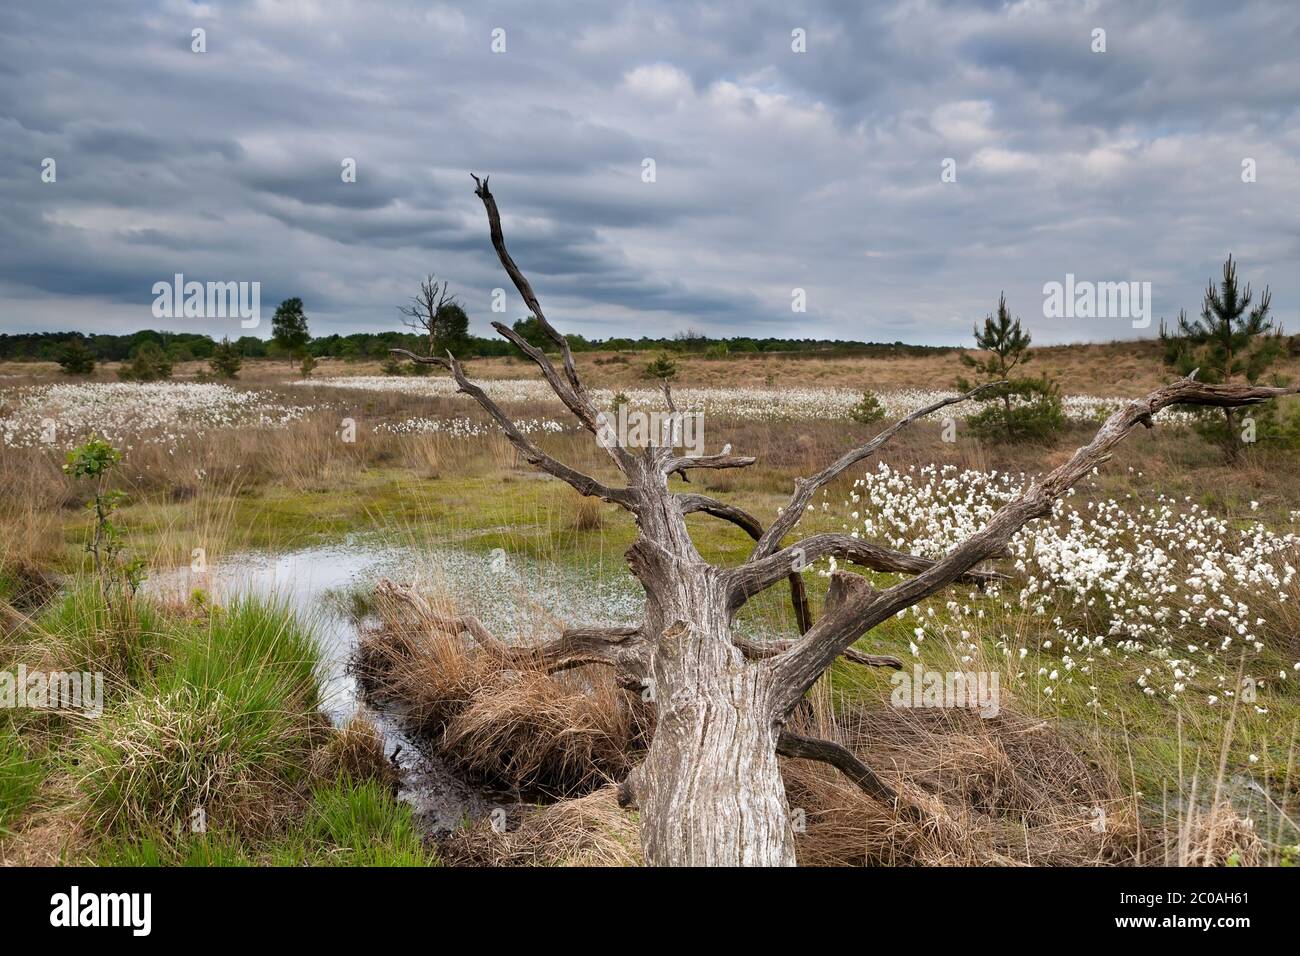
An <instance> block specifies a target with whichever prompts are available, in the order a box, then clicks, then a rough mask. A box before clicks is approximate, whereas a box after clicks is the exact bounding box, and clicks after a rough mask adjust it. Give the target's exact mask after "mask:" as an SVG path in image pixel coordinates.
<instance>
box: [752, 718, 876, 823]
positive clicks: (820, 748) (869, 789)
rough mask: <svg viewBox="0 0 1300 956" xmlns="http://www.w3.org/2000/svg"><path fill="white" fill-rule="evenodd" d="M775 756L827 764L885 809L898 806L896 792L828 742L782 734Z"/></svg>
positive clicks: (838, 747) (777, 742) (777, 743)
mask: <svg viewBox="0 0 1300 956" xmlns="http://www.w3.org/2000/svg"><path fill="white" fill-rule="evenodd" d="M776 752H777V753H779V754H780V755H781V756H782V757H794V758H796V759H799V760H816V761H819V762H821V763H828V764H830V765H831V766H832V767H835V768H836V769H837V770H839V771H840V772H841V773H842V774H844V776H846V777H848V778H849V779H850V780H852V781H853V782H854V783H856V784H857V785H858V786H859V787H861V788H862V791H863V792H864V793H866V794H867V795H869V796H871V797H874V798H875V799H877V800H879V801H880V802H881V803H884V804H888V805H889V806H896V805H898V802H899V800H898V793H897V791H895V790H894V788H893V787H891V786H890V785H889V784H887V783H885V781H883V780H881V779H880V778H879V777H878V776H876V772H875V771H874V770H872V769H871V768H870V767H868V766H867V765H866V764H865V763H863V762H862V761H861V760H859V759H858V758H857V756H856V755H855V754H854V753H853V751H851V750H849V749H848V748H847V747H844V746H842V745H840V744H837V743H833V742H832V741H829V740H820V739H818V738H816V737H803V736H800V735H799V734H793V733H791V732H790V731H788V730H783V731H781V736H780V737H778V738H777V741H776Z"/></svg>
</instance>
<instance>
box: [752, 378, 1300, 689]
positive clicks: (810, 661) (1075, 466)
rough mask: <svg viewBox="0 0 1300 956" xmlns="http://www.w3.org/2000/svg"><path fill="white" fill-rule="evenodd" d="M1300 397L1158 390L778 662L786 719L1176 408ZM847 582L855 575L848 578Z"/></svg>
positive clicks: (1182, 384) (1252, 390)
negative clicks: (895, 619)
mask: <svg viewBox="0 0 1300 956" xmlns="http://www.w3.org/2000/svg"><path fill="white" fill-rule="evenodd" d="M1296 392H1300V385H1293V386H1289V387H1286V388H1268V387H1265V386H1258V385H1239V384H1227V385H1207V384H1204V383H1201V382H1197V381H1196V380H1195V379H1193V378H1192V377H1191V376H1188V377H1187V378H1184V379H1180V380H1179V381H1177V382H1174V383H1173V384H1171V385H1166V386H1164V387H1163V388H1159V389H1156V390H1155V391H1154V392H1151V393H1150V394H1149V395H1147V396H1146V398H1143V399H1139V400H1137V401H1133V402H1129V403H1128V404H1127V405H1125V406H1124V407H1123V408H1121V409H1120V410H1119V411H1117V412H1115V413H1114V414H1113V415H1111V416H1110V418H1108V419H1107V420H1106V422H1105V424H1103V425H1102V426H1101V428H1100V429H1099V430H1098V431H1097V434H1096V435H1095V436H1094V437H1093V440H1092V441H1091V442H1089V443H1088V444H1087V445H1084V446H1083V447H1082V448H1080V449H1078V450H1077V451H1076V452H1075V453H1074V455H1073V456H1071V458H1070V460H1069V461H1067V462H1066V463H1065V464H1063V465H1061V466H1060V467H1059V468H1056V469H1055V470H1054V471H1052V472H1051V473H1049V474H1048V475H1047V476H1045V477H1044V478H1043V479H1042V480H1041V481H1036V482H1034V483H1032V484H1031V485H1030V486H1029V488H1028V489H1027V490H1026V491H1025V492H1024V493H1023V494H1021V495H1020V496H1019V497H1017V498H1016V499H1014V500H1013V501H1010V502H1008V503H1007V504H1006V505H1004V506H1003V507H1002V508H1001V509H999V510H998V512H997V513H996V514H995V515H994V516H993V517H992V518H991V519H989V522H988V524H987V525H985V526H984V527H983V528H982V529H981V530H980V531H978V532H976V533H975V534H973V535H971V536H970V537H969V538H967V539H966V540H965V541H963V542H962V543H961V544H959V545H958V546H957V547H955V548H954V549H953V550H952V551H950V552H948V554H947V555H945V556H944V557H943V558H942V559H940V560H939V561H937V562H935V563H934V565H932V566H931V567H930V568H929V569H928V570H926V571H923V572H922V573H921V574H918V575H917V576H916V577H914V578H911V579H909V580H906V581H903V582H900V583H899V584H896V585H894V586H893V587H891V588H889V589H888V590H885V591H880V592H877V591H874V590H870V589H868V590H864V591H862V592H860V593H857V594H854V595H852V596H849V597H847V598H846V599H845V600H844V601H843V602H842V603H841V604H840V605H839V606H838V607H836V608H835V610H833V611H831V612H830V613H828V614H826V615H825V616H824V617H823V618H822V619H821V620H820V621H819V622H818V623H817V624H816V625H814V627H813V628H812V629H811V630H810V631H809V632H808V633H807V634H805V635H804V636H803V637H802V638H801V639H800V640H799V641H797V642H796V643H795V645H794V646H793V647H791V648H790V649H789V650H788V651H786V652H784V653H783V654H781V655H780V657H777V658H776V659H775V660H774V661H773V662H772V666H773V671H774V678H775V680H776V683H777V686H778V691H777V693H776V694H775V695H774V697H775V705H776V707H777V713H778V714H785V713H787V712H788V711H789V710H790V709H791V708H792V707H794V706H795V704H797V703H798V702H799V701H800V700H801V699H802V698H803V695H804V694H805V693H806V692H807V691H808V688H810V687H811V686H812V685H813V683H814V682H816V680H817V678H818V677H819V676H821V674H822V672H823V671H825V670H826V668H827V667H829V666H830V665H831V663H832V662H833V661H834V660H835V658H836V657H838V656H839V655H840V654H841V653H842V652H843V651H844V649H845V648H847V647H849V646H850V645H851V644H852V643H853V642H854V641H856V640H857V639H858V638H859V637H860V636H861V635H862V634H863V633H864V632H865V631H868V630H870V629H871V628H873V627H875V626H876V625H878V624H880V623H881V622H883V621H886V620H888V619H889V618H890V617H892V616H894V615H895V614H897V613H898V612H899V611H902V610H905V609H907V608H909V607H911V606H912V605H914V604H917V603H918V602H920V601H923V600H924V599H925V598H927V597H929V596H930V595H932V594H934V593H936V592H937V591H939V590H941V589H943V588H944V587H946V586H948V585H949V584H951V583H952V582H954V581H956V580H957V579H958V578H959V577H961V575H963V574H965V573H966V572H967V571H969V570H970V569H971V568H973V567H974V566H975V565H976V564H978V563H979V562H980V561H983V560H986V559H988V558H990V557H993V556H995V555H997V554H1000V553H1001V552H1002V551H1003V550H1004V549H1005V548H1006V547H1007V543H1008V542H1009V541H1010V540H1011V537H1012V536H1013V535H1014V534H1015V533H1016V532H1017V531H1019V530H1020V529H1021V528H1023V527H1024V526H1025V525H1026V524H1027V523H1028V522H1030V521H1032V520H1033V519H1035V518H1043V517H1046V516H1047V515H1050V514H1051V512H1052V508H1053V507H1054V506H1055V504H1056V502H1057V501H1059V500H1060V499H1061V498H1062V497H1063V496H1064V495H1065V493H1066V492H1067V491H1068V490H1069V489H1070V488H1071V487H1072V486H1073V485H1074V484H1075V482H1077V481H1079V479H1081V478H1083V477H1084V476H1085V475H1087V474H1088V473H1089V472H1091V471H1092V470H1093V469H1094V468H1096V467H1098V466H1099V465H1101V464H1103V463H1104V462H1105V461H1107V460H1108V459H1109V458H1110V456H1111V452H1112V450H1113V449H1114V448H1115V446H1117V445H1118V444H1119V443H1120V442H1121V441H1123V440H1124V439H1125V438H1126V437H1127V436H1128V435H1129V433H1130V432H1132V431H1133V429H1135V428H1137V427H1138V426H1139V425H1142V426H1144V427H1146V428H1151V427H1153V422H1152V416H1153V415H1155V413H1156V412H1158V411H1160V410H1161V409H1163V408H1168V407H1169V406H1171V405H1205V406H1213V407H1222V408H1235V407H1239V406H1242V405H1257V404H1260V403H1261V402H1266V401H1269V400H1270V399H1273V398H1277V397H1279V396H1282V395H1289V394H1294V393H1296ZM841 577H847V575H841Z"/></svg>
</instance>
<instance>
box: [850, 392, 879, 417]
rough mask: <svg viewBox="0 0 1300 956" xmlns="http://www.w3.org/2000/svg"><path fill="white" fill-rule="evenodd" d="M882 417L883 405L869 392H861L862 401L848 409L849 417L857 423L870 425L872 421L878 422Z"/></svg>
mask: <svg viewBox="0 0 1300 956" xmlns="http://www.w3.org/2000/svg"><path fill="white" fill-rule="evenodd" d="M884 417H885V406H883V405H881V404H880V399H878V398H876V396H875V395H873V394H871V392H863V393H862V401H860V402H858V403H857V404H856V405H854V406H853V407H852V408H850V409H849V418H851V419H853V420H854V421H855V422H857V423H858V424H859V425H870V424H871V423H872V422H878V421H880V420H881V419H883V418H884Z"/></svg>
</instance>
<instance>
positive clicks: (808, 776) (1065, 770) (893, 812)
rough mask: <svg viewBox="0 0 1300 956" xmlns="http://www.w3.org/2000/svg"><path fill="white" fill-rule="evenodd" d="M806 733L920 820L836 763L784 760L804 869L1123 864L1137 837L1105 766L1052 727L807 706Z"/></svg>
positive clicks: (1010, 716)
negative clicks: (842, 752) (864, 770)
mask: <svg viewBox="0 0 1300 956" xmlns="http://www.w3.org/2000/svg"><path fill="white" fill-rule="evenodd" d="M816 710H817V713H816V715H815V716H814V717H813V719H812V723H813V727H811V728H810V729H809V730H808V731H807V732H809V733H812V734H815V735H817V736H821V737H826V738H829V739H833V740H837V741H838V742H840V743H842V744H844V745H845V746H847V747H849V749H851V750H853V751H854V752H855V753H856V754H857V755H858V756H859V757H860V758H861V759H862V760H863V761H864V762H865V763H866V764H867V765H868V766H870V767H872V768H873V769H875V770H876V772H877V773H878V774H880V776H881V777H882V779H884V780H885V781H886V782H887V783H889V784H890V785H891V786H893V787H894V788H895V790H896V791H897V792H898V793H899V795H900V797H901V798H902V800H904V801H906V802H907V803H909V804H912V805H914V806H915V807H917V808H919V809H920V810H921V811H922V813H921V815H920V822H916V821H915V820H913V819H911V818H909V816H908V815H907V814H906V813H905V812H900V808H898V807H890V806H886V805H884V804H882V803H880V802H879V801H877V800H874V799H873V798H871V797H868V796H867V795H866V794H864V793H863V792H862V791H861V790H860V789H859V788H857V787H856V786H854V785H853V784H852V783H851V782H850V781H848V780H847V779H846V778H845V777H844V776H843V775H842V774H840V773H839V771H837V770H835V769H833V768H831V767H829V766H827V765H825V764H819V763H813V762H810V761H806V760H783V761H782V765H781V766H782V775H783V777H784V779H785V782H786V793H787V797H788V799H789V801H790V805H791V807H792V808H798V809H799V810H800V811H802V812H801V813H798V814H796V816H797V819H798V820H799V821H800V822H801V823H802V824H803V829H802V832H799V833H797V835H796V842H797V849H798V854H799V859H800V862H801V863H804V864H811V865H823V866H827V865H838V866H852V865H873V866H911V865H920V866H979V865H1000V866H1007V865H1034V866H1057V865H1071V866H1080V865H1098V864H1116V863H1125V862H1132V861H1133V860H1134V858H1135V853H1136V851H1137V848H1138V846H1139V840H1140V838H1141V837H1140V833H1139V829H1138V827H1137V825H1136V822H1135V815H1134V811H1133V807H1132V804H1131V802H1130V801H1129V800H1128V798H1127V797H1126V795H1125V793H1124V790H1123V788H1122V787H1121V786H1120V783H1119V781H1118V779H1117V778H1116V777H1115V775H1114V774H1113V773H1112V772H1111V771H1110V770H1109V769H1107V768H1105V767H1102V766H1100V765H1097V764H1094V763H1090V762H1089V761H1088V760H1087V759H1085V757H1084V756H1082V753H1083V752H1085V751H1084V750H1083V748H1082V747H1081V742H1080V741H1076V740H1072V739H1070V738H1069V737H1067V736H1065V735H1063V733H1062V731H1061V730H1060V729H1059V727H1058V726H1057V725H1055V724H1053V723H1050V722H1047V721H1042V720H1036V719H1032V718H1028V717H1023V716H1019V715H1016V714H1014V713H1012V712H1010V711H1009V710H1007V709H1005V708H1004V709H1003V712H1002V713H1001V714H999V715H998V716H997V717H995V718H992V719H984V718H981V717H980V716H979V715H978V714H975V713H972V712H967V711H964V710H955V709H949V710H914V709H904V708H893V707H887V706H885V707H873V708H870V709H866V708H851V709H849V710H847V711H844V712H841V714H840V715H839V716H838V718H835V719H832V718H831V717H829V716H828V715H827V712H826V710H825V709H824V708H820V707H819V708H816Z"/></svg>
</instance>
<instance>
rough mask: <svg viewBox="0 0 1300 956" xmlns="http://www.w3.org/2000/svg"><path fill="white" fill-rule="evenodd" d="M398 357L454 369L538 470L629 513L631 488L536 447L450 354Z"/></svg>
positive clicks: (460, 382)
mask: <svg viewBox="0 0 1300 956" xmlns="http://www.w3.org/2000/svg"><path fill="white" fill-rule="evenodd" d="M389 351H390V352H394V353H396V354H398V355H405V356H406V357H407V358H409V359H411V360H412V361H414V362H420V363H421V364H424V365H437V366H440V367H441V368H446V369H450V370H451V374H452V377H453V378H454V379H455V380H456V385H457V387H458V390H459V391H462V392H464V393H465V394H466V395H468V396H470V397H471V398H473V399H474V401H476V402H478V403H479V405H480V406H482V408H483V410H484V411H486V412H487V413H488V414H489V415H491V416H492V419H493V420H494V421H495V422H496V423H497V424H498V425H499V426H501V430H502V431H503V432H505V433H506V438H508V439H509V440H510V443H511V444H512V445H514V446H515V447H516V448H517V449H519V453H520V454H521V455H523V457H524V459H525V460H526V461H527V462H528V463H529V464H530V465H533V466H534V467H537V468H540V469H541V470H542V471H545V472H546V473H547V474H550V475H554V476H555V477H556V478H559V479H560V480H561V481H564V482H566V483H568V484H569V485H570V486H571V487H572V488H573V489H574V490H576V491H577V492H578V493H579V494H581V495H587V496H589V497H593V498H600V499H601V500H602V501H608V502H611V503H612V504H616V505H621V506H623V507H624V508H627V509H629V510H631V509H632V506H633V504H634V502H635V496H634V495H633V494H632V492H631V491H629V490H628V489H627V488H610V487H609V486H608V485H604V484H602V483H600V482H599V481H597V480H596V479H595V478H592V477H591V476H590V475H584V474H583V473H582V472H580V471H576V470H575V469H573V468H570V467H569V466H568V465H566V464H564V463H563V462H561V461H558V460H557V459H555V458H552V457H551V456H550V455H548V454H546V452H544V451H542V450H541V449H540V448H538V447H537V446H536V445H534V444H533V443H532V442H531V441H529V440H528V438H527V437H526V436H525V435H524V433H523V432H521V431H520V430H519V429H518V428H517V427H515V423H514V421H512V420H511V418H510V416H509V415H507V414H506V413H505V412H504V411H502V410H501V406H499V405H497V403H496V402H494V401H492V399H490V398H488V396H487V393H486V392H484V391H483V389H482V388H480V387H479V386H478V385H476V384H475V383H473V382H471V381H470V380H469V379H468V378H466V377H465V372H464V369H462V368H461V365H460V362H458V361H457V360H456V358H455V356H453V355H451V354H450V353H448V355H447V357H446V358H445V359H435V358H433V357H431V356H422V355H416V354H415V353H414V352H408V351H407V350H406V349H390V350H389Z"/></svg>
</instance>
